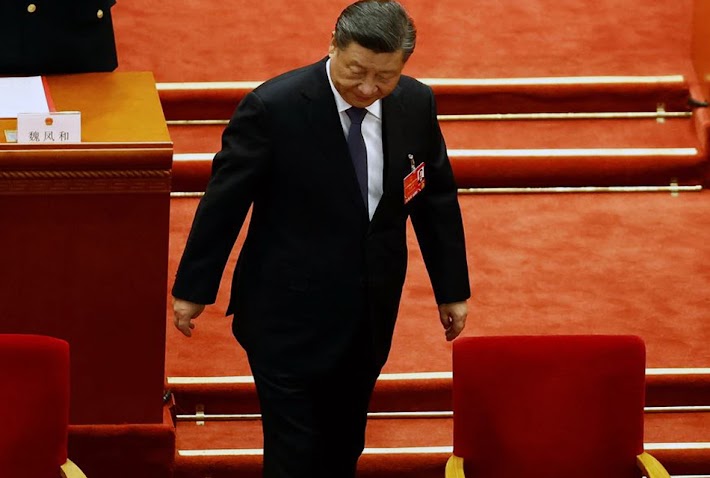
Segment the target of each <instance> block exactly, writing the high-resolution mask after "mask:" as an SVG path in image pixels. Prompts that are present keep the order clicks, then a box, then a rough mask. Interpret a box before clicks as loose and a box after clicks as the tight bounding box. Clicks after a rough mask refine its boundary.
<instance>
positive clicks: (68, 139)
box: [17, 111, 81, 144]
mask: <svg viewBox="0 0 710 478" xmlns="http://www.w3.org/2000/svg"><path fill="white" fill-rule="evenodd" d="M17 142H18V143H23V144H66V143H81V112H79V111H58V112H54V113H19V114H18V115H17Z"/></svg>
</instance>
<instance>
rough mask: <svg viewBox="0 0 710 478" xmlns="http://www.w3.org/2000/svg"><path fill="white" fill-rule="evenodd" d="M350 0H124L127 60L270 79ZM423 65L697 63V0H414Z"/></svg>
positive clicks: (503, 72) (122, 62) (545, 67)
mask: <svg viewBox="0 0 710 478" xmlns="http://www.w3.org/2000/svg"><path fill="white" fill-rule="evenodd" d="M348 3H350V2H349V1H348V0H338V1H315V2H313V1H311V2H299V3H298V4H294V3H292V2H288V1H284V0H280V1H279V0H277V1H271V2H258V3H253V2H252V3H250V2H239V3H237V4H231V3H224V2H218V1H215V0H203V1H195V0H190V1H181V2H174V1H170V0H156V1H153V2H150V3H147V2H118V4H117V5H116V7H115V9H114V21H115V30H116V37H117V45H118V56H119V69H120V70H123V71H144V70H150V71H154V72H155V75H156V78H157V80H158V81H160V82H165V81H228V80H264V79H266V78H268V77H271V76H273V75H275V74H278V73H281V72H282V71H284V70H286V69H290V68H294V67H297V66H301V65H303V64H306V63H310V62H313V61H315V60H317V59H319V58H321V57H323V56H325V54H326V52H327V47H328V43H329V41H330V34H331V31H332V29H333V25H334V24H335V19H336V18H337V15H338V14H339V13H340V11H341V10H342V8H343V7H344V6H345V5H347V4H348ZM403 3H404V5H405V6H406V7H407V8H408V9H409V10H410V13H411V14H412V16H413V17H414V19H415V21H416V23H417V27H418V30H419V38H418V44H417V51H416V53H415V54H414V56H413V57H412V59H411V61H410V63H409V65H408V66H407V72H408V74H410V75H412V76H416V77H452V78H456V77H463V78H508V77H531V76H585V75H667V74H687V73H689V72H690V70H691V66H690V60H689V58H690V56H689V55H690V41H691V29H690V28H689V25H690V24H691V17H692V0H676V1H673V2H668V1H655V2H644V1H641V0H628V1H625V2H624V3H623V7H620V5H619V2H617V1H614V0H599V1H597V2H594V4H593V5H592V4H589V3H586V2H560V1H556V0H536V1H524V2H520V1H500V2H499V1H493V0H488V1H484V2H465V1H460V0H443V1H437V2H430V1H426V0H406V1H404V2H403Z"/></svg>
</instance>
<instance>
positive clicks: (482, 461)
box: [446, 335, 669, 478]
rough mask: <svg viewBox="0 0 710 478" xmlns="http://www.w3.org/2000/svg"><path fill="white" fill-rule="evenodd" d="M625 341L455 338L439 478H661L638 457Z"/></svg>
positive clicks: (640, 387) (636, 411) (640, 359)
mask: <svg viewBox="0 0 710 478" xmlns="http://www.w3.org/2000/svg"><path fill="white" fill-rule="evenodd" d="M645 363H646V350H645V345H644V343H643V341H642V340H641V339H640V338H638V337H634V336H602V335H586V336H518V337H462V338H459V339H457V340H456V341H455V342H454V344H453V408H454V450H453V451H454V454H453V456H452V457H451V458H450V459H449V461H448V462H447V464H446V477H447V478H463V477H467V478H520V477H525V478H571V477H574V478H592V477H594V478H636V477H639V476H641V472H642V471H643V473H645V474H646V475H647V476H648V477H649V478H651V477H653V478H660V477H665V478H668V476H669V475H668V473H667V472H666V470H665V469H664V468H663V466H662V465H661V464H660V463H659V462H658V461H657V460H655V458H653V457H652V456H651V455H649V454H647V453H645V452H644V450H643V422H644V394H645Z"/></svg>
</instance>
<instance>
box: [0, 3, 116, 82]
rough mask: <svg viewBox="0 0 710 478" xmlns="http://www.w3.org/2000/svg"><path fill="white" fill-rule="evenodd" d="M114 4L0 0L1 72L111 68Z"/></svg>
mask: <svg viewBox="0 0 710 478" xmlns="http://www.w3.org/2000/svg"><path fill="white" fill-rule="evenodd" d="M115 3H116V0H26V1H18V0H2V1H0V74H2V75H46V74H53V73H84V72H92V71H113V70H114V69H115V68H116V66H117V64H118V62H117V58H116V44H115V41H114V34H113V23H112V20H111V7H112V6H113V5H114V4H115ZM30 5H32V7H30ZM28 8H29V10H32V11H29V10H28Z"/></svg>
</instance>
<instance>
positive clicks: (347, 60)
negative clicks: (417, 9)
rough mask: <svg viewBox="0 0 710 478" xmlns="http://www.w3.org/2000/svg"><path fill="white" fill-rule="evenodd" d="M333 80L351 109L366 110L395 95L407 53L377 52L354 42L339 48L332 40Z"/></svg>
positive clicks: (330, 51)
mask: <svg viewBox="0 0 710 478" xmlns="http://www.w3.org/2000/svg"><path fill="white" fill-rule="evenodd" d="M328 55H329V56H330V77H331V79H332V80H333V85H335V89H336V90H338V93H340V96H342V97H343V99H344V100H345V101H347V102H348V103H349V104H351V105H352V106H355V107H357V108H365V107H367V106H370V105H371V104H372V103H374V102H375V101H377V100H379V99H381V98H384V97H385V96H387V95H389V94H390V93H392V90H394V89H395V87H396V86H397V82H398V81H399V77H400V76H401V74H402V68H404V53H403V52H402V51H401V50H399V51H396V52H393V53H375V52H374V51H372V50H369V49H367V48H365V47H363V46H361V45H359V44H358V43H355V42H351V43H350V44H349V45H348V46H347V47H345V48H343V49H340V48H338V47H336V46H335V44H334V43H333V42H332V41H331V43H330V49H329V50H328Z"/></svg>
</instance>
